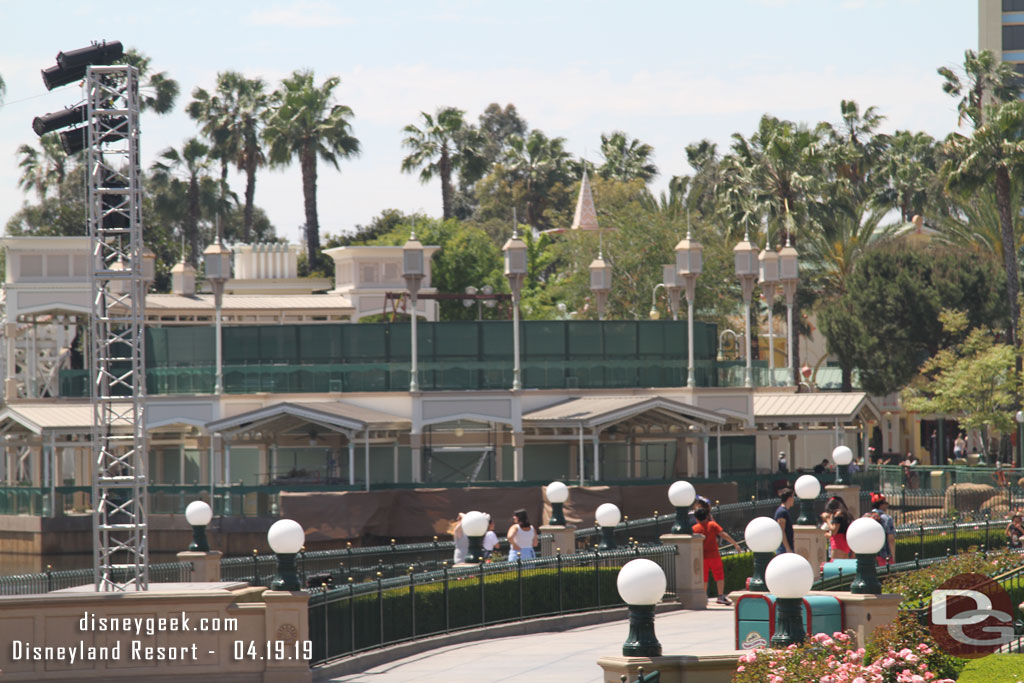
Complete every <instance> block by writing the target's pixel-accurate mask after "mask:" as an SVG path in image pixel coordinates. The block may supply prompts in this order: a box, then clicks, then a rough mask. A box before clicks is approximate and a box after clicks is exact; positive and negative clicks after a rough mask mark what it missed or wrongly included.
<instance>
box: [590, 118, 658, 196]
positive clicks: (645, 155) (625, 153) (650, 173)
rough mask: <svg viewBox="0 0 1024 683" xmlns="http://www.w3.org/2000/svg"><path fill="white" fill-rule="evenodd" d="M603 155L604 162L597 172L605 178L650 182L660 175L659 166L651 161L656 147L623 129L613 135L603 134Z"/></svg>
mask: <svg viewBox="0 0 1024 683" xmlns="http://www.w3.org/2000/svg"><path fill="white" fill-rule="evenodd" d="M601 157H602V158H603V159H604V163H603V164H602V165H601V166H599V167H598V169H597V173H598V175H600V176H601V177H602V178H604V179H605V180H619V181H622V182H629V181H630V180H642V181H644V182H645V183H649V182H650V181H651V180H653V179H654V177H655V176H657V175H658V167H657V166H655V165H654V162H653V161H651V159H652V158H653V157H654V148H653V147H651V146H650V145H648V144H646V143H643V142H640V140H637V139H636V138H633V139H630V138H629V136H628V135H626V133H624V132H622V131H621V130H617V131H614V132H613V133H612V134H611V135H605V134H604V133H602V134H601Z"/></svg>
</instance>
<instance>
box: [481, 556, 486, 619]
mask: <svg viewBox="0 0 1024 683" xmlns="http://www.w3.org/2000/svg"><path fill="white" fill-rule="evenodd" d="M485 623H487V610H486V601H485V600H484V563H483V562H481V563H480V625H481V626H483V625H484V624H485Z"/></svg>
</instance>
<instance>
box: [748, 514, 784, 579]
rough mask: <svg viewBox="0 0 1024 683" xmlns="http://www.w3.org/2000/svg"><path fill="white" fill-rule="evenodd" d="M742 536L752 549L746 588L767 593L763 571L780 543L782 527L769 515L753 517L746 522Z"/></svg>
mask: <svg viewBox="0 0 1024 683" xmlns="http://www.w3.org/2000/svg"><path fill="white" fill-rule="evenodd" d="M743 538H744V539H745V540H746V542H747V547H748V548H750V549H751V550H752V551H754V572H753V574H751V576H750V584H749V585H748V586H747V590H750V591H753V592H755V593H767V592H768V586H767V585H766V584H765V582H764V572H765V569H766V568H767V567H768V563H769V562H771V560H772V557H774V555H775V551H776V550H778V548H779V546H780V545H782V529H781V528H780V527H779V523H778V522H776V521H775V520H774V519H772V518H771V517H755V518H754V519H752V520H750V522H748V523H747V528H746V530H745V531H744V532H743Z"/></svg>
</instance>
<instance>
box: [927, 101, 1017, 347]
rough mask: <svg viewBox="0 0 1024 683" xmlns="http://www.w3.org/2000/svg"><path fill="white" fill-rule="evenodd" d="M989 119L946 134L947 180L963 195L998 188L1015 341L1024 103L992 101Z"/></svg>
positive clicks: (1009, 307)
mask: <svg viewBox="0 0 1024 683" xmlns="http://www.w3.org/2000/svg"><path fill="white" fill-rule="evenodd" d="M986 116H987V119H986V121H985V123H983V124H982V125H981V126H979V127H978V128H977V129H975V130H974V133H973V134H972V135H971V136H970V137H967V136H964V135H961V134H959V133H952V134H951V135H950V136H949V137H948V138H947V139H946V153H947V154H948V156H949V161H947V162H946V164H945V165H944V166H943V173H944V175H945V177H946V185H947V187H948V188H949V189H950V191H951V192H954V193H959V194H961V195H969V194H971V193H981V192H994V196H995V203H996V208H997V212H998V214H999V237H1000V242H1001V246H1002V249H1001V251H1002V257H1003V269H1004V272H1005V274H1006V305H1007V311H1008V312H1009V314H1010V315H1009V323H1010V326H1009V333H1010V341H1011V343H1013V344H1014V345H1016V344H1018V343H1019V341H1020V337H1019V331H1018V319H1019V316H1020V311H1019V308H1018V306H1017V295H1018V294H1019V292H1020V277H1019V273H1018V268H1017V254H1016V249H1015V243H1016V236H1015V235H1014V225H1013V223H1014V220H1013V206H1014V196H1013V180H1012V178H1013V177H1015V176H1016V175H1018V174H1019V173H1020V172H1021V170H1022V169H1024V103H1022V102H1019V101H1014V102H1009V103H1007V104H1003V105H1000V106H998V107H991V108H989V110H988V113H987V115H986Z"/></svg>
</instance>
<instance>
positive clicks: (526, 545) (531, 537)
mask: <svg viewBox="0 0 1024 683" xmlns="http://www.w3.org/2000/svg"><path fill="white" fill-rule="evenodd" d="M512 520H513V521H514V522H515V523H514V524H513V525H512V526H511V527H509V529H508V535H507V538H508V542H509V545H511V546H512V548H511V549H510V550H509V551H508V560H509V562H515V561H516V560H532V559H534V558H535V557H537V552H536V551H535V550H534V548H536V547H537V544H538V543H540V537H539V536H538V535H537V529H536V527H534V526H533V525H532V524H530V518H529V517H528V516H527V514H526V510H516V511H515V512H513V513H512Z"/></svg>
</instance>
